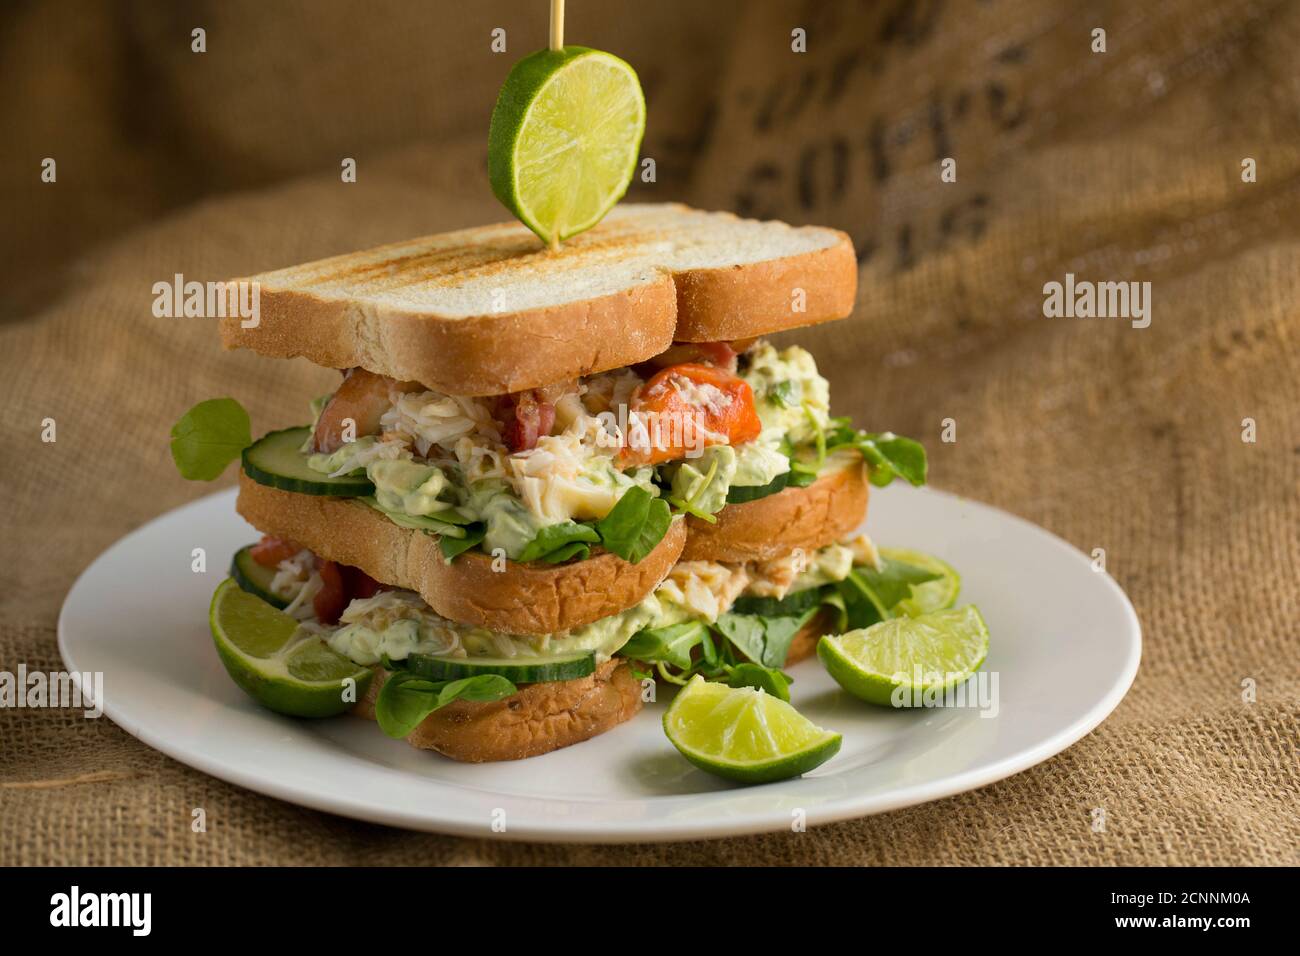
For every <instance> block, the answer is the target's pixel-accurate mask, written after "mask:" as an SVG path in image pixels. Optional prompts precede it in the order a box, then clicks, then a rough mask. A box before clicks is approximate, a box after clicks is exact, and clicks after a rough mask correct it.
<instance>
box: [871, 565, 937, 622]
mask: <svg viewBox="0 0 1300 956" xmlns="http://www.w3.org/2000/svg"><path fill="white" fill-rule="evenodd" d="M850 573H851V574H856V575H857V576H858V577H859V578H860V579H861V580H862V582H863V583H864V584H865V585H866V586H867V587H868V588H870V589H871V591H872V593H874V594H875V595H876V598H877V599H878V600H879V601H880V604H881V606H882V607H884V608H885V610H893V609H894V608H895V607H897V606H898V604H899V602H900V601H905V600H907V599H908V598H910V597H911V596H912V585H913V584H924V583H925V582H926V581H937V580H938V579H939V577H940V575H938V574H936V573H935V572H934V571H930V570H928V569H926V568H919V567H917V566H915V565H912V564H904V563H903V562H902V561H895V560H894V559H893V558H881V559H880V570H879V571H877V570H876V569H875V568H871V567H867V566H866V565H858V566H857V567H856V568H854V569H853V571H851V572H850Z"/></svg>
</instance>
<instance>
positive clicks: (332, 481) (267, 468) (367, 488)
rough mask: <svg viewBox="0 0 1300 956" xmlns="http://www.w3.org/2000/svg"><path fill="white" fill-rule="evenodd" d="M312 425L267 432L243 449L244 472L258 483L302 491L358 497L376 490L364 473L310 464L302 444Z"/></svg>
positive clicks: (300, 492)
mask: <svg viewBox="0 0 1300 956" xmlns="http://www.w3.org/2000/svg"><path fill="white" fill-rule="evenodd" d="M310 434H311V429H310V428H308V427H307V426H306V425H303V426H301V427H299V428H286V429H284V430H283V431H278V432H271V433H270V434H269V435H264V436H263V437H261V438H259V439H258V440H257V441H255V442H253V444H251V445H249V446H248V447H247V448H245V449H244V474H246V475H248V477H249V478H252V479H253V480H254V481H256V482H257V483H258V484H259V485H270V486H271V487H272V488H279V489H281V490H282V491H296V492H298V494H300V495H336V496H338V497H340V498H359V497H361V496H362V495H372V494H374V493H375V486H374V485H373V484H372V483H371V481H370V479H369V478H367V477H366V476H365V475H340V476H339V477H338V478H331V477H330V476H329V475H325V474H321V473H320V472H319V471H314V470H313V469H311V468H310V467H308V465H307V456H306V455H304V454H303V453H302V446H303V445H304V444H305V443H306V441H307V436H308V435H310Z"/></svg>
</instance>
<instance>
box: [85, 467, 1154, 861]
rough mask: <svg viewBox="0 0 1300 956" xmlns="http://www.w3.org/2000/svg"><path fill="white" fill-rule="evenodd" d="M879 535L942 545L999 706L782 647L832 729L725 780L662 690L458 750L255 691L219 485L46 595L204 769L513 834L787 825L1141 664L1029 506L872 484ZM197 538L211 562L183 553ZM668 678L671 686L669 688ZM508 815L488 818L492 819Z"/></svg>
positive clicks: (115, 698)
mask: <svg viewBox="0 0 1300 956" xmlns="http://www.w3.org/2000/svg"><path fill="white" fill-rule="evenodd" d="M868 528H869V530H870V533H871V535H872V537H873V539H874V540H875V541H876V542H877V543H878V544H882V545H893V546H898V547H908V548H916V549H919V550H923V551H929V552H931V553H933V554H937V555H939V556H941V557H943V558H945V559H946V560H947V561H949V562H950V563H951V564H953V565H954V566H955V567H956V568H957V569H958V570H959V571H960V572H961V574H962V576H963V582H964V583H963V588H962V594H961V602H962V603H968V602H969V603H975V604H977V605H978V606H979V608H980V610H981V611H982V612H983V614H984V617H985V619H986V620H987V622H988V626H989V630H990V631H991V633H992V646H991V650H990V653H989V656H988V661H987V662H986V664H985V669H986V670H988V671H990V672H997V674H998V691H999V694H998V704H999V711H998V713H997V716H996V717H982V716H981V714H980V711H979V710H978V709H975V708H960V709H959V708H946V709H933V708H932V709H928V710H919V711H918V710H909V711H896V710H890V709H881V708H876V707H872V706H870V705H867V704H863V703H860V702H859V701H856V700H854V699H853V698H851V697H849V696H847V695H846V694H844V693H843V692H841V691H840V690H839V688H838V687H837V686H836V685H835V683H834V682H833V681H832V680H831V679H830V678H829V677H828V676H827V674H826V673H825V671H823V670H822V668H821V666H820V664H819V663H818V662H817V660H816V658H813V659H811V660H808V661H804V662H803V663H801V664H797V665H795V666H794V667H793V668H791V673H792V675H793V676H794V678H795V683H794V685H793V687H792V688H791V692H792V697H793V702H794V704H795V705H796V706H797V707H798V708H799V710H800V711H802V712H803V713H804V714H806V715H807V716H808V717H810V718H811V719H812V720H814V721H816V722H817V723H819V724H821V725H822V726H824V727H830V728H833V729H835V730H838V731H840V732H841V733H842V734H843V735H844V744H843V747H842V749H841V750H840V753H839V754H838V755H837V756H836V757H835V758H834V759H832V760H831V761H829V762H828V763H826V764H823V765H822V766H821V767H819V768H818V769H817V770H815V771H813V772H812V773H810V774H808V775H807V776H805V777H802V778H800V779H796V780H788V781H785V782H782V783H773V784H766V785H764V786H759V787H750V788H743V787H736V786H731V785H729V784H727V783H725V782H722V781H720V780H717V779H715V778H713V777H711V776H709V775H707V774H705V773H704V772H702V771H700V770H697V769H695V768H693V767H692V766H690V765H689V764H687V763H686V761H685V760H683V759H682V758H681V757H680V756H678V754H677V752H676V751H675V750H673V748H672V746H671V745H670V744H669V743H668V741H667V739H666V738H665V737H664V735H663V730H662V729H661V726H660V720H659V718H660V717H661V714H662V709H663V707H664V704H663V702H662V701H661V702H660V703H658V704H656V705H651V706H648V707H647V708H646V709H645V710H644V711H643V712H642V713H641V714H639V715H638V716H637V717H635V718H634V719H633V720H631V721H630V722H628V723H626V724H624V725H622V726H620V727H616V728H615V729H614V730H612V731H610V732H609V733H606V734H603V735H601V736H599V737H597V738H596V739H594V740H590V741H587V742H586V743H582V744H578V745H577V746H574V747H569V748H566V749H564V750H560V751H556V752H555V753H551V754H547V755H546V756H543V757H535V758H533V759H531V760H523V761H516V762H510V763H496V764H480V765H472V764H458V763H455V762H453V761H451V760H446V759H444V758H442V757H439V756H437V755H436V754H431V753H427V752H423V751H417V750H415V749H413V748H411V747H409V746H407V745H406V744H405V743H403V742H401V741H395V740H390V739H388V738H387V737H385V736H384V735H383V734H382V733H380V731H379V729H378V727H376V726H375V725H374V724H373V723H370V722H369V721H363V720H358V719H356V718H353V717H338V718H334V719H332V720H324V721H310V720H293V719H290V718H286V717H280V716H277V715H276V714H273V713H270V712H269V711H265V710H262V709H261V708H259V707H258V706H257V705H256V704H254V703H253V702H252V701H251V700H249V699H248V698H247V697H245V696H244V694H243V692H242V691H240V690H239V689H238V688H237V687H235V685H234V684H233V683H232V682H231V681H230V679H229V678H228V677H227V676H226V673H225V671H224V670H223V669H222V666H221V663H220V661H219V660H218V659H217V655H216V652H215V650H214V649H213V646H212V640H211V638H210V636H209V634H208V626H207V610H208V601H209V598H210V597H211V594H212V591H213V590H214V589H215V588H216V586H217V584H218V583H219V582H220V581H221V579H222V578H223V577H224V574H225V568H226V566H227V562H228V561H229V558H230V555H231V554H233V553H234V551H236V550H237V549H238V548H239V547H240V546H242V545H244V544H247V543H249V542H250V541H254V540H256V532H254V531H253V530H252V529H251V528H249V526H248V525H246V524H245V523H244V522H243V520H242V519H240V518H239V517H238V516H237V515H236V514H235V512H234V492H233V491H227V492H222V493H219V494H215V495H211V496H209V497H207V498H204V499H202V500H200V501H196V502H194V503H192V504H190V505H187V506H186V507H183V508H180V509H177V510H176V511H173V512H170V513H169V514H166V515H163V516H162V517H161V518H158V519H157V520H155V521H153V522H151V523H150V524H148V525H145V526H144V527H143V528H140V529H139V530H137V531H135V532H134V533H132V534H130V535H128V536H127V537H125V538H123V539H122V540H121V541H119V542H118V543H117V544H115V545H113V547H111V548H109V549H108V551H106V552H105V553H104V554H103V555H101V556H100V557H99V558H98V560H96V561H95V563H94V564H92V565H91V566H90V567H89V568H88V569H87V570H86V572H85V573H84V574H82V576H81V578H80V579H79V580H78V581H77V583H76V585H75V586H74V587H73V589H72V592H71V593H70V594H69V595H68V599H67V601H66V602H65V603H64V606H63V611H62V613H61V615H60V617H59V648H60V650H61V651H62V654H63V660H64V662H65V663H66V665H67V667H68V669H69V670H70V671H90V672H93V671H100V672H103V674H104V675H105V677H104V698H105V700H104V710H105V712H106V713H107V715H108V716H109V717H110V718H111V719H112V720H113V721H114V722H115V723H117V724H119V725H120V726H121V727H123V728H124V729H125V730H126V731H127V732H128V733H131V734H133V735H134V736H136V737H138V738H139V739H140V740H142V741H144V742H145V743H146V744H148V745H149V746H151V747H155V748H157V749H158V750H161V751H162V752H163V753H165V754H168V755H169V756H171V757H174V758H175V759H177V760H179V761H181V762H183V763H186V764H189V765H190V766H192V767H196V768H198V769H199V770H202V771H204V772H205V773H209V774H212V775H213V776H215V777H220V778H221V779H223V780H228V781H230V782H232V783H235V784H238V785H240V786H244V787H248V788H249V789H252V790H256V791H259V792H261V793H266V794H270V795H271V796H275V797H280V798H281V799H284V800H289V801H292V802H294V803H299V804H303V805H305V806H309V807H316V808H318V809H321V810H328V811H332V812H334V813H341V814H344V815H346V816H351V817H357V818H359V819H362V820H369V821H373V822H377V823H387V824H394V825H398V826H406V827H412V828H415V829H420V830H436V831H440V832H445V833H459V834H466V835H470V836H479V837H490V836H494V835H496V836H502V837H504V838H507V839H520V840H524V839H527V840H556V841H587V842H618V841H634V840H635V841H640V840H681V839H694V838H701V837H720V836H727V835H732V834H743V833H758V832H763V831H772V830H786V829H789V828H790V826H791V823H792V821H793V820H794V819H795V816H796V814H797V813H798V812H799V811H802V813H803V814H804V815H806V822H807V823H808V825H815V824H819V823H829V822H832V821H835V820H844V819H847V818H850V817H859V816H864V815H866V814H871V813H879V812H881V811H884V810H893V809H896V808H898V807H906V806H910V805H912V804H917V803H922V802H925V801H927V800H935V799H938V798H940V797H945V796H948V795H950V794H954V793H959V792H961V791H963V790H970V789H972V788H974V787H980V786H983V785H985V784H988V783H992V782H993V781H995V780H1000V779H1002V778H1003V777H1007V776H1009V775H1011V774H1013V773H1017V772H1019V771H1021V770H1024V769H1025V768H1027V767H1031V766H1033V765H1034V764H1036V763H1038V762H1040V761H1042V760H1046V759H1047V758H1048V757H1050V756H1052V755H1053V754H1056V753H1059V752H1060V751H1061V750H1064V749H1065V748H1066V747H1068V746H1070V745H1071V744H1072V743H1074V742H1075V741H1076V740H1078V739H1079V738H1080V737H1082V736H1083V735H1084V734H1086V733H1088V732H1089V731H1090V730H1092V729H1093V728H1094V727H1096V726H1097V724H1099V723H1100V722H1101V721H1102V719H1103V718H1104V717H1105V716H1106V715H1107V714H1109V713H1110V712H1111V711H1112V710H1113V709H1114V708H1115V706H1116V705H1117V704H1118V703H1119V701H1120V699H1121V698H1122V697H1123V696H1124V693H1125V692H1126V691H1127V690H1128V687H1129V685H1130V684H1131V683H1132V681H1133V676H1134V674H1136V673H1137V667H1138V659H1139V657H1140V653H1141V637H1140V631H1139V627H1138V621H1137V616H1136V615H1135V614H1134V613H1133V607H1132V605H1131V604H1129V601H1128V599H1127V598H1126V597H1125V596H1124V593H1123V592H1122V591H1121V590H1120V588H1119V586H1118V585H1116V584H1115V582H1114V581H1113V580H1111V578H1110V577H1108V576H1107V575H1106V574H1104V573H1098V572H1095V571H1093V569H1092V566H1091V563H1090V562H1089V560H1088V559H1087V558H1086V557H1084V556H1083V555H1082V554H1081V553H1079V552H1078V551H1076V550H1075V549H1074V548H1072V547H1071V546H1069V545H1068V544H1066V543H1065V542H1063V541H1062V540H1060V539H1059V538H1057V537H1055V536H1053V535H1051V534H1049V533H1048V532H1046V531H1043V530H1042V529H1041V528H1038V527H1036V526H1034V525H1032V524H1029V523H1028V522H1026V521H1023V520H1021V519H1019V518H1016V517H1013V516H1011V515H1008V514H1006V513H1004V512H1001V511H998V510H996V509H994V508H990V507H987V506H985V505H980V504H976V503H974V502H970V501H965V500H963V499H961V498H957V497H954V496H951V495H947V494H943V493H940V492H935V491H930V490H920V491H917V490H913V489H911V488H905V487H899V486H893V487H890V488H888V489H885V490H883V491H873V493H872V504H871V512H870V520H869V522H868ZM194 548H204V549H205V550H206V553H207V561H208V570H207V573H206V574H196V573H194V572H193V571H192V570H191V560H192V559H191V552H192V550H193V549H194ZM664 696H665V697H666V696H667V695H666V694H665V695H664ZM502 821H504V826H505V830H504V832H503V833H498V832H496V831H494V829H493V824H494V822H495V823H496V824H497V827H498V829H499V827H500V825H501V822H502Z"/></svg>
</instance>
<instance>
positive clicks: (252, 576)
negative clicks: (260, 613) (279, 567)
mask: <svg viewBox="0 0 1300 956" xmlns="http://www.w3.org/2000/svg"><path fill="white" fill-rule="evenodd" d="M230 576H231V577H232V578H234V579H235V583H236V584H238V585H239V586H240V587H241V588H243V589H244V590H245V591H247V592H248V593H249V594H251V595H253V597H259V598H261V599H262V600H263V601H265V602H266V603H267V604H269V605H271V607H274V608H279V609H280V610H283V609H284V608H286V607H288V606H289V602H288V601H286V600H285V599H284V598H282V597H277V596H276V593H275V592H274V591H272V590H271V581H272V579H274V578H275V568H268V567H265V566H264V565H261V564H258V563H257V562H256V561H254V560H253V546H252V545H251V544H247V545H244V547H242V548H240V549H239V550H238V551H236V552H235V557H234V559H233V560H232V561H231V562H230Z"/></svg>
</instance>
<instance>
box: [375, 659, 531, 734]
mask: <svg viewBox="0 0 1300 956" xmlns="http://www.w3.org/2000/svg"><path fill="white" fill-rule="evenodd" d="M515 690H516V688H515V685H514V684H512V683H511V682H510V681H508V680H506V678H504V677H501V676H500V675H499V674H479V675H478V676H476V677H463V678H461V679H460V680H444V681H431V680H426V679H425V678H423V677H419V676H417V675H415V674H412V673H410V672H409V671H400V670H399V671H396V672H395V673H393V674H391V675H390V676H389V678H388V680H387V681H385V682H384V686H383V688H382V689H381V690H380V691H379V697H378V698H377V699H376V700H375V718H376V719H377V720H378V721H379V728H380V729H381V730H382V731H383V732H384V733H386V734H387V735H388V736H390V737H397V738H401V737H405V736H406V735H407V734H409V733H410V732H411V731H412V730H414V729H415V728H416V727H418V726H419V724H420V721H422V720H424V718H426V717H428V716H429V715H430V714H432V713H433V712H434V711H435V710H438V709H439V708H441V707H446V706H447V705H448V704H450V703H451V702H452V701H454V700H472V701H490V700H500V699H501V698H502V697H509V696H510V695H511V694H513V693H515Z"/></svg>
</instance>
